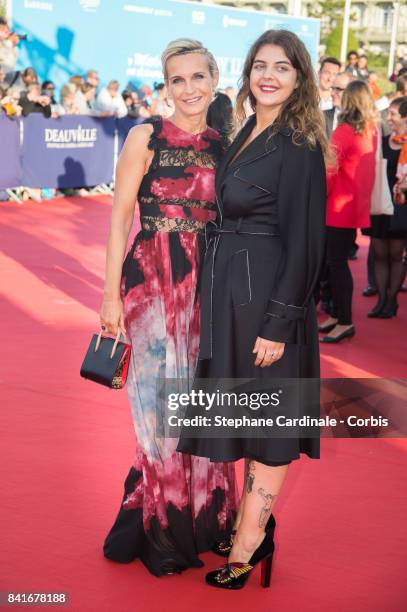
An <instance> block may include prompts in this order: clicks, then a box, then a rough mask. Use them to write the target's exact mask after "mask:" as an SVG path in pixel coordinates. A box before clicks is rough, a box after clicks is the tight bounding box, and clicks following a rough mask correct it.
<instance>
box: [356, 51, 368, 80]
mask: <svg viewBox="0 0 407 612" xmlns="http://www.w3.org/2000/svg"><path fill="white" fill-rule="evenodd" d="M369 74H370V70H369V68H368V67H367V56H366V55H359V57H358V79H362V81H367V80H368V79H369Z"/></svg>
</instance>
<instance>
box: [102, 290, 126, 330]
mask: <svg viewBox="0 0 407 612" xmlns="http://www.w3.org/2000/svg"><path fill="white" fill-rule="evenodd" d="M100 325H101V327H102V329H103V328H105V329H106V331H107V332H108V333H109V334H113V335H114V336H116V335H117V331H118V329H119V328H120V331H121V332H122V333H123V334H125V333H126V329H125V326H124V313H123V302H122V301H121V299H120V298H117V299H113V300H112V299H108V298H104V299H103V302H102V307H101V309H100Z"/></svg>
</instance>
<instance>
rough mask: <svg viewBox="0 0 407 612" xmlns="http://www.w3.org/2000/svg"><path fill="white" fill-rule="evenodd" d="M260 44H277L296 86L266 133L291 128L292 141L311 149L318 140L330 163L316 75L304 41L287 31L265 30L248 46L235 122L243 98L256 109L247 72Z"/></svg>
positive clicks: (241, 117)
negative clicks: (284, 55)
mask: <svg viewBox="0 0 407 612" xmlns="http://www.w3.org/2000/svg"><path fill="white" fill-rule="evenodd" d="M264 45H277V46H278V47H281V48H282V49H283V51H284V53H285V54H286V56H287V58H288V59H289V60H290V62H291V64H292V66H293V67H294V68H295V70H296V71H297V87H296V88H295V89H294V90H293V92H292V93H291V95H290V97H289V98H288V99H287V100H286V102H285V103H284V105H283V106H282V108H281V110H280V113H279V115H278V117H277V120H276V121H275V122H274V124H273V126H272V128H271V132H270V134H271V135H273V133H275V132H277V130H278V129H280V128H281V127H285V128H290V129H291V130H292V131H293V135H292V139H293V142H294V143H295V144H300V143H301V142H303V141H304V140H305V141H306V142H307V143H308V144H309V145H310V146H311V147H312V148H315V146H316V144H317V143H319V144H320V145H321V148H322V151H323V154H324V157H325V161H326V162H327V163H328V164H329V165H332V164H334V163H335V156H334V153H333V151H332V149H331V147H330V145H329V142H328V138H327V135H326V127H325V120H324V116H323V113H322V111H321V110H320V108H319V92H318V86H317V80H316V74H315V71H314V68H313V66H312V63H311V58H310V55H309V53H308V51H307V49H306V47H305V45H304V43H303V42H302V41H301V40H300V39H299V38H298V36H296V35H295V34H294V33H293V32H290V31H289V30H267V31H266V32H264V33H263V34H262V35H261V36H260V37H259V38H258V39H257V40H256V41H255V42H254V43H253V45H252V46H251V48H250V50H249V53H248V54H247V57H246V60H245V63H244V67H243V73H242V76H241V79H240V84H239V85H240V89H239V93H238V95H237V101H236V118H237V122H238V123H239V125H241V124H242V123H243V122H244V120H245V119H246V117H247V114H246V111H245V105H246V101H247V100H249V102H250V105H251V108H252V109H253V111H255V110H256V98H255V97H254V95H253V93H252V92H251V90H250V73H251V71H252V66H253V62H254V60H255V58H256V56H257V53H258V52H259V50H260V48H261V47H263V46H264Z"/></svg>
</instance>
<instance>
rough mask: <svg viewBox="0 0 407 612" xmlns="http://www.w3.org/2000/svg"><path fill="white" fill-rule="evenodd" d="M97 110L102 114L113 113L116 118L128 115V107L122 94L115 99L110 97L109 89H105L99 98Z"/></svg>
mask: <svg viewBox="0 0 407 612" xmlns="http://www.w3.org/2000/svg"><path fill="white" fill-rule="evenodd" d="M96 109H97V110H98V111H99V112H101V113H112V114H113V115H116V117H125V116H126V115H127V106H126V103H125V101H124V100H123V98H122V96H121V95H120V94H117V96H115V97H114V98H112V96H111V95H110V93H109V92H108V90H107V88H106V87H104V88H103V89H102V90H101V91H100V94H99V95H98V97H97V101H96Z"/></svg>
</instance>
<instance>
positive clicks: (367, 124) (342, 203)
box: [319, 81, 378, 343]
mask: <svg viewBox="0 0 407 612" xmlns="http://www.w3.org/2000/svg"><path fill="white" fill-rule="evenodd" d="M377 122H378V114H377V111H376V107H375V103H374V99H373V96H372V94H371V93H370V90H369V87H368V85H367V84H366V83H365V82H364V81H353V82H352V83H349V85H348V86H347V88H346V89H345V91H344V92H343V95H342V105H341V114H340V115H339V120H338V127H337V128H336V130H334V132H333V133H332V136H331V143H332V146H333V147H334V148H335V150H336V154H337V166H336V170H335V171H334V172H330V173H329V174H328V200H327V216H326V221H327V226H328V229H327V260H328V266H329V275H330V283H331V288H332V299H333V307H334V312H333V315H332V316H331V317H329V319H327V320H326V321H325V322H324V323H323V325H322V326H321V327H320V328H319V330H320V331H321V332H323V333H326V336H324V337H323V339H322V340H323V342H328V343H338V342H340V341H341V340H343V339H344V338H351V337H352V336H354V335H355V327H354V325H353V321H352V293H353V278H352V273H351V271H350V268H349V264H348V256H349V251H350V248H351V246H352V243H353V241H354V237H355V230H356V228H358V227H359V228H366V227H370V200H371V195H372V191H373V184H374V180H375V171H376V170H375V168H376V147H377Z"/></svg>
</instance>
